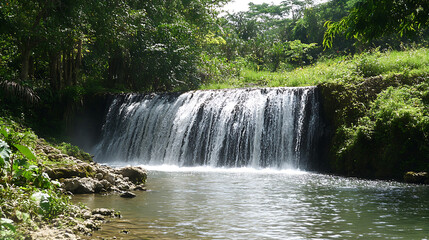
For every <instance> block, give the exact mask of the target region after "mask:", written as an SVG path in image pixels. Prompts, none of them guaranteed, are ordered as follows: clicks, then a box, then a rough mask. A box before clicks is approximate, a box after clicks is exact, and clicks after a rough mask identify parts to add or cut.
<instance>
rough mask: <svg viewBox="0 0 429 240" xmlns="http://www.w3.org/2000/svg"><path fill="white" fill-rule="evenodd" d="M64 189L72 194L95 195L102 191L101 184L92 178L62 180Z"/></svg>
mask: <svg viewBox="0 0 429 240" xmlns="http://www.w3.org/2000/svg"><path fill="white" fill-rule="evenodd" d="M63 184H64V189H65V190H66V191H70V192H72V193H96V192H100V191H101V190H103V184H102V183H101V182H100V181H98V180H96V179H93V178H88V177H85V178H77V177H76V178H70V179H65V180H64V183H63Z"/></svg>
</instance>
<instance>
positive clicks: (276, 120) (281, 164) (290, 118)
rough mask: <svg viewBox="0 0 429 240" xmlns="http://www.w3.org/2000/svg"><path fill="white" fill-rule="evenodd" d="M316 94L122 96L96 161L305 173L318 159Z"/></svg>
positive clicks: (236, 91)
mask: <svg viewBox="0 0 429 240" xmlns="http://www.w3.org/2000/svg"><path fill="white" fill-rule="evenodd" d="M316 95H317V94H316V88H315V87H301V88H267V89H230V90H210V91H192V92H186V93H183V94H146V95H144V94H128V95H120V96H117V97H116V98H115V99H114V100H113V102H112V103H111V105H110V108H109V111H108V113H107V116H106V121H105V123H104V125H103V129H102V138H101V141H100V142H99V143H98V144H97V146H96V150H95V153H96V154H95V155H96V158H95V159H96V161H98V162H112V161H121V162H124V161H125V162H127V161H129V162H131V161H132V162H138V163H141V164H148V165H161V164H172V165H178V166H198V165H207V166H213V167H244V166H246V167H255V168H266V167H272V168H302V169H306V166H307V163H308V162H309V161H311V159H312V158H314V157H316V153H317V150H316V148H317V147H316V145H317V141H318V137H317V136H318V128H319V125H320V120H319V102H318V99H317V96H316Z"/></svg>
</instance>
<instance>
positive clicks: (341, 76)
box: [201, 48, 429, 89]
mask: <svg viewBox="0 0 429 240" xmlns="http://www.w3.org/2000/svg"><path fill="white" fill-rule="evenodd" d="M222 64H224V65H225V64H226V63H224V62H223V63H222ZM236 65H238V66H239V64H236ZM218 66H221V64H219V65H218ZM428 74H429V50H428V49H427V48H418V49H410V50H407V51H391V50H390V51H385V52H380V51H379V50H373V51H371V52H364V53H361V54H355V55H354V56H342V57H336V58H326V59H320V60H319V61H318V62H317V63H315V64H313V65H311V66H306V67H302V68H296V69H294V70H292V71H282V72H280V71H278V72H270V71H254V70H250V69H248V68H246V67H242V69H241V71H240V72H238V73H236V76H233V77H229V78H225V79H215V80H214V81H212V82H208V83H206V84H205V85H202V86H201V88H202V89H216V88H219V87H222V88H239V87H298V86H314V85H318V84H320V83H326V82H332V83H359V82H362V81H364V80H365V79H366V78H369V77H376V76H378V77H382V78H387V79H388V78H393V77H395V76H401V77H403V78H417V77H426V76H428Z"/></svg>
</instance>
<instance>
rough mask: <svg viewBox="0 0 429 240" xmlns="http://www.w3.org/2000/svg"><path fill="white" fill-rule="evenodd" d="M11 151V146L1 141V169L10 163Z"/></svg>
mask: <svg viewBox="0 0 429 240" xmlns="http://www.w3.org/2000/svg"><path fill="white" fill-rule="evenodd" d="M10 154H11V151H10V149H9V145H7V143H6V142H5V141H3V140H1V139H0V167H1V166H4V165H5V164H6V161H9V157H10Z"/></svg>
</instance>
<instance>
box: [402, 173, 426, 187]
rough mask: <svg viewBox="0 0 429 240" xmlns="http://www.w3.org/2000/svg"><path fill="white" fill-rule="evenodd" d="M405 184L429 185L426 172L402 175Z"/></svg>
mask: <svg viewBox="0 0 429 240" xmlns="http://www.w3.org/2000/svg"><path fill="white" fill-rule="evenodd" d="M404 181H405V182H407V183H419V184H424V183H425V184H429V174H428V173H427V172H407V173H405V175H404Z"/></svg>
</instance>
